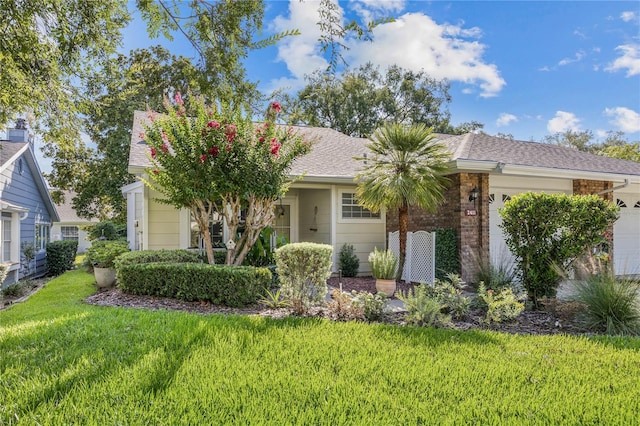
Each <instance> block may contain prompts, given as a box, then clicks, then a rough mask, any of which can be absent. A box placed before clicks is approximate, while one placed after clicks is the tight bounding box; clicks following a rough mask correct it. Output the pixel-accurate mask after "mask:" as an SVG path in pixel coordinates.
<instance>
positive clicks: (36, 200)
mask: <svg viewBox="0 0 640 426" xmlns="http://www.w3.org/2000/svg"><path fill="white" fill-rule="evenodd" d="M0 214H1V216H2V224H1V226H0V248H1V250H0V252H1V253H2V262H3V263H8V264H10V267H9V273H8V275H7V278H6V279H5V281H4V283H3V284H2V285H3V286H7V285H9V284H11V283H14V282H16V281H17V280H19V279H20V278H22V277H23V276H24V275H25V274H35V275H38V274H42V273H44V272H45V271H46V269H45V268H46V265H45V258H46V251H45V248H46V245H47V243H48V242H49V240H50V235H51V225H52V223H53V222H57V221H59V218H58V213H57V211H56V208H55V205H54V204H53V201H52V200H51V197H50V196H49V191H48V190H47V184H46V182H45V180H44V178H43V177H42V172H41V171H40V167H38V163H37V162H36V158H35V156H34V153H33V138H32V136H31V135H30V134H29V131H28V130H27V128H26V126H25V122H24V120H21V119H19V120H17V123H16V126H15V128H14V129H9V130H8V132H7V140H2V141H0ZM30 244H32V245H33V246H34V248H35V259H34V260H33V262H32V263H31V265H28V267H27V265H26V264H25V265H23V260H24V258H23V256H22V251H23V248H24V246H23V245H30Z"/></svg>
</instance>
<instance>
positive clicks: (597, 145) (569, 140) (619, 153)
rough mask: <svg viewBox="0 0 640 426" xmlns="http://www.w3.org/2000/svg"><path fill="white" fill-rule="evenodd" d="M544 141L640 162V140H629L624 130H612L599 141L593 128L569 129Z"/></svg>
mask: <svg viewBox="0 0 640 426" xmlns="http://www.w3.org/2000/svg"><path fill="white" fill-rule="evenodd" d="M543 141H544V142H546V143H553V144H556V145H560V146H564V147H567V148H573V149H577V150H578V151H583V152H589V153H591V154H598V155H604V156H606V157H612V158H619V159H621V160H631V161H637V162H640V141H636V142H629V141H628V140H627V139H625V138H624V132H613V131H610V132H608V133H607V136H606V137H605V138H604V140H602V141H598V140H597V139H596V138H595V137H594V134H593V132H592V131H591V130H576V131H574V130H567V131H566V132H562V133H554V134H553V135H548V136H546V137H545V138H544V140H543Z"/></svg>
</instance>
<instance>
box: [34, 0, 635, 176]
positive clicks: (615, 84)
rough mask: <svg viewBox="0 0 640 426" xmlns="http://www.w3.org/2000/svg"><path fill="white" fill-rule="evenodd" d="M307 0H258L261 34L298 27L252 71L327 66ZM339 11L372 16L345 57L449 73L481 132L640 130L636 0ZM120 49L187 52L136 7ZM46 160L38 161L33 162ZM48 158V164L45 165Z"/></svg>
mask: <svg viewBox="0 0 640 426" xmlns="http://www.w3.org/2000/svg"><path fill="white" fill-rule="evenodd" d="M318 4H319V2H318V1H315V0H304V1H302V2H301V1H299V0H290V1H285V0H282V1H270V0H267V1H266V15H265V20H264V28H263V32H262V34H260V35H259V37H267V36H268V35H270V34H273V33H277V32H280V31H285V30H291V29H298V30H299V31H300V32H301V35H299V36H295V37H290V38H287V39H285V40H283V41H281V42H279V43H278V44H277V45H275V46H272V47H268V48H265V49H262V50H259V51H255V52H252V53H251V54H250V57H249V58H248V60H247V62H246V66H247V68H248V72H249V76H250V78H251V79H252V80H253V81H260V85H259V87H260V89H261V90H263V91H264V92H267V93H268V92H270V91H272V90H275V89H278V88H286V89H287V90H289V91H292V92H295V91H296V90H298V89H300V88H301V87H303V86H304V75H305V74H310V73H312V72H313V71H314V70H316V69H324V68H325V67H326V65H327V60H326V58H325V57H323V55H322V54H321V51H320V46H319V43H318V37H319V34H320V32H319V29H318V27H317V22H318V20H319V17H318V13H317V8H318ZM339 5H340V7H341V11H342V13H343V16H344V18H345V20H353V19H355V20H358V21H359V22H363V23H365V22H369V21H370V20H372V19H375V18H379V17H394V18H395V22H391V23H386V24H382V25H379V26H378V27H376V29H375V30H374V40H373V42H367V41H360V40H355V39H347V40H346V44H347V45H348V46H349V47H350V49H349V50H348V51H345V52H344V55H345V58H346V60H347V61H348V63H349V65H350V66H352V67H355V66H358V65H361V64H364V63H366V62H369V61H370V62H373V63H374V64H376V65H379V66H380V67H381V69H385V68H386V67H387V66H389V65H392V64H397V65H399V66H401V67H404V68H406V69H412V70H415V71H419V70H425V71H426V72H427V73H428V74H429V75H431V76H432V77H435V78H438V79H448V80H449V82H450V83H451V89H450V94H451V96H452V102H451V104H450V106H449V109H450V112H451V117H452V122H453V124H459V123H462V122H465V121H472V120H475V121H479V122H481V123H484V125H485V127H484V130H485V131H486V132H487V133H489V134H496V133H498V132H501V133H510V134H512V135H513V136H514V137H515V138H516V139H520V140H527V141H528V140H535V141H540V140H542V138H544V136H546V135H549V134H553V133H556V132H563V131H566V130H591V131H592V132H593V133H594V134H595V135H596V136H598V137H603V136H604V135H605V132H606V131H610V130H613V131H623V132H624V133H625V137H626V138H627V139H628V140H630V141H638V140H640V2H637V1H569V2H560V1H547V2H540V1H404V0H354V1H349V2H346V1H340V2H339ZM124 34H125V37H124V43H123V46H122V49H121V51H122V52H123V53H128V52H129V50H131V49H133V48H140V47H148V46H150V45H154V44H162V45H164V46H165V47H167V48H168V49H169V50H170V51H171V52H172V53H173V54H176V55H184V56H193V51H192V50H191V49H190V48H189V45H188V43H186V42H185V40H183V39H181V38H180V37H179V36H177V37H176V39H175V40H174V41H173V42H168V41H167V40H165V39H163V38H159V39H155V40H150V39H149V37H148V36H147V34H146V28H145V26H144V23H142V22H141V21H140V19H139V16H137V15H136V19H135V20H134V21H133V22H132V23H131V24H130V26H129V28H127V30H126V31H125V33H124ZM41 164H42V163H41ZM43 168H45V169H46V165H45V167H43Z"/></svg>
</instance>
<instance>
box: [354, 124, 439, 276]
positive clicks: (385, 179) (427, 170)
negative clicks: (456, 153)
mask: <svg viewBox="0 0 640 426" xmlns="http://www.w3.org/2000/svg"><path fill="white" fill-rule="evenodd" d="M431 132H432V130H431V128H430V127H426V126H425V125H424V124H413V125H404V124H400V123H392V124H385V125H383V126H382V127H380V128H379V129H377V130H376V131H375V132H374V134H373V135H372V136H371V138H370V140H371V142H370V143H369V144H367V148H369V150H371V151H372V152H373V156H372V157H370V158H357V159H358V160H361V161H363V162H364V164H365V165H364V167H363V168H362V170H361V171H360V172H359V173H358V174H357V175H356V178H355V180H356V183H357V184H358V186H357V188H356V194H357V196H358V202H359V203H360V204H362V205H363V206H364V207H366V208H367V209H369V210H371V211H373V212H378V211H380V209H381V208H382V207H386V208H390V209H397V210H398V223H399V228H400V229H399V237H400V262H399V265H398V267H399V269H398V277H399V278H400V277H402V270H403V268H404V260H405V257H406V250H407V230H408V223H409V206H419V207H421V208H423V209H424V210H427V211H434V210H436V209H437V208H438V206H439V205H440V203H441V202H442V201H443V200H444V191H445V189H446V185H447V183H448V182H449V180H448V179H447V178H446V177H445V176H444V175H445V174H446V172H447V171H448V166H447V164H446V162H447V161H448V160H449V152H448V151H447V149H446V147H445V146H444V145H442V144H441V143H439V142H438V141H437V140H436V139H435V137H434V135H433V134H432V133H431Z"/></svg>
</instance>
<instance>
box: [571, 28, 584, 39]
mask: <svg viewBox="0 0 640 426" xmlns="http://www.w3.org/2000/svg"><path fill="white" fill-rule="evenodd" d="M573 35H575V36H578V37H580V38H581V39H583V40H586V39H587V35H586V34H585V33H584V32H582V31H581V30H573Z"/></svg>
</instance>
